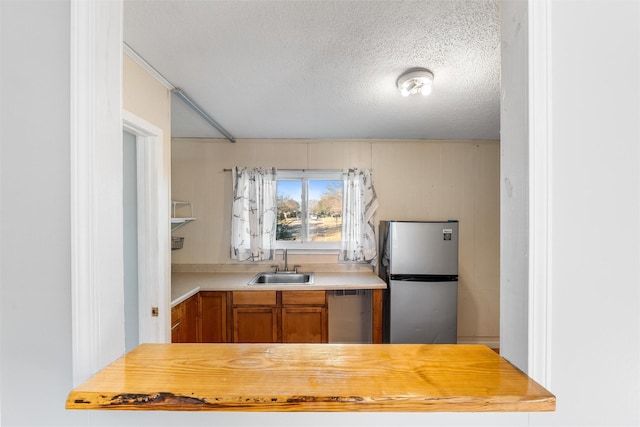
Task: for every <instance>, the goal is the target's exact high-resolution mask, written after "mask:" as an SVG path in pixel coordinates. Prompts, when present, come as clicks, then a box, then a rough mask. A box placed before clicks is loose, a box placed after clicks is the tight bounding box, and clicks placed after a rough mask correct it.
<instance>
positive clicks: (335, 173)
mask: <svg viewBox="0 0 640 427" xmlns="http://www.w3.org/2000/svg"><path fill="white" fill-rule="evenodd" d="M276 180H277V181H284V180H301V181H302V201H301V204H300V213H301V217H302V218H301V220H302V233H303V235H306V234H304V233H306V229H307V225H308V224H307V220H308V212H307V202H308V200H307V199H308V197H307V196H308V194H307V188H308V182H309V181H310V180H336V181H342V183H343V186H344V174H343V172H342V171H341V170H330V169H327V170H304V169H299V170H278V171H277V173H276ZM343 194H344V190H343ZM340 244H341V242H304V241H291V240H276V242H275V248H276V249H287V250H294V251H297V250H301V251H324V252H327V253H337V252H338V251H339V250H340Z"/></svg>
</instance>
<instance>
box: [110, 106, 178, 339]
mask: <svg viewBox="0 0 640 427" xmlns="http://www.w3.org/2000/svg"><path fill="white" fill-rule="evenodd" d="M122 127H123V129H124V130H125V131H127V132H129V133H132V134H134V135H135V136H136V157H137V183H138V184H137V190H138V191H137V193H138V324H139V334H140V335H139V336H140V343H163V342H168V340H167V337H168V330H169V328H168V324H169V317H168V313H169V310H170V307H169V305H170V287H171V283H170V278H171V276H170V275H171V270H170V268H171V250H170V245H171V240H170V218H169V209H170V200H169V192H168V182H167V178H166V175H167V174H165V173H164V171H163V168H162V166H163V164H165V163H164V152H163V151H164V150H163V134H162V129H160V128H159V127H157V126H154V125H153V124H151V123H149V122H147V121H145V120H144V119H142V118H140V117H138V116H136V115H135V114H133V113H131V112H128V111H126V110H123V111H122ZM152 307H158V308H159V310H158V316H152V314H151V308H152Z"/></svg>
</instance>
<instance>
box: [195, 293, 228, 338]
mask: <svg viewBox="0 0 640 427" xmlns="http://www.w3.org/2000/svg"><path fill="white" fill-rule="evenodd" d="M200 328H201V329H200V331H201V341H200V342H205V343H206V342H209V343H225V342H229V337H228V335H227V293H226V292H206V291H203V292H200Z"/></svg>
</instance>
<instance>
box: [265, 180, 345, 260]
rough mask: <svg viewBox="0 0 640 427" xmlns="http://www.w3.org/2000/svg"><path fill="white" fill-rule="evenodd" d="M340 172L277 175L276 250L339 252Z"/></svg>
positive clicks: (342, 188) (340, 223) (341, 191)
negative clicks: (331, 250)
mask: <svg viewBox="0 0 640 427" xmlns="http://www.w3.org/2000/svg"><path fill="white" fill-rule="evenodd" d="M343 191H344V180H343V177H342V172H341V171H302V170H301V171H278V173H277V209H278V213H277V218H278V219H277V227H276V247H277V248H282V249H284V248H287V249H295V248H297V249H339V248H340V241H341V238H342V194H343Z"/></svg>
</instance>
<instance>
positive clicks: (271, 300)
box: [233, 291, 276, 305]
mask: <svg viewBox="0 0 640 427" xmlns="http://www.w3.org/2000/svg"><path fill="white" fill-rule="evenodd" d="M233 305H276V291H233Z"/></svg>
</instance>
